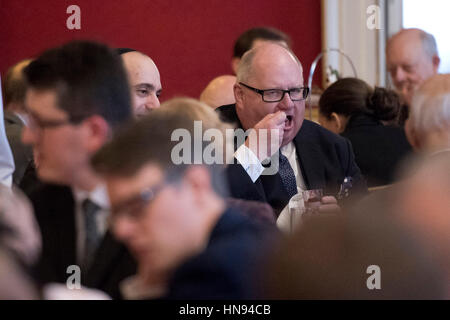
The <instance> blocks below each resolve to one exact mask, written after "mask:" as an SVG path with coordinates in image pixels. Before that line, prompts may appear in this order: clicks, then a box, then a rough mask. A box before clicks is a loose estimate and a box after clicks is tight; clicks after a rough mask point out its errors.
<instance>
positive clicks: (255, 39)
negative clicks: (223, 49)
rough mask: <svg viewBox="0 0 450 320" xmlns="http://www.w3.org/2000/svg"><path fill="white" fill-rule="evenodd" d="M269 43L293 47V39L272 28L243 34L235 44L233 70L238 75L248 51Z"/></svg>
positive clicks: (256, 29)
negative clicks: (239, 67) (241, 62)
mask: <svg viewBox="0 0 450 320" xmlns="http://www.w3.org/2000/svg"><path fill="white" fill-rule="evenodd" d="M267 42H274V43H278V44H280V45H282V46H283V47H286V48H290V47H291V38H290V37H289V36H288V35H287V34H285V33H284V32H282V31H280V30H278V29H275V28H272V27H256V28H252V29H249V30H247V31H245V32H244V33H242V34H241V35H240V36H239V38H238V39H237V40H236V42H235V43H234V48H233V59H232V61H231V68H232V69H233V72H234V73H235V74H236V73H237V69H238V66H239V62H240V61H241V58H242V56H243V55H244V53H246V52H247V51H248V50H250V49H252V48H256V47H258V46H259V45H261V44H263V43H267Z"/></svg>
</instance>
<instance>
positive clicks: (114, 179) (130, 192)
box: [106, 155, 164, 202]
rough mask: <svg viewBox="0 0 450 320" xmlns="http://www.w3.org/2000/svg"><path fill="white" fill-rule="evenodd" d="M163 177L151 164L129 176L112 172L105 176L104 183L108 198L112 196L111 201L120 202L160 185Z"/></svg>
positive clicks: (155, 166)
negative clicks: (108, 194) (105, 183)
mask: <svg viewBox="0 0 450 320" xmlns="http://www.w3.org/2000/svg"><path fill="white" fill-rule="evenodd" d="M136 156H137V155H135V157H136ZM163 176H164V174H163V171H162V170H161V169H160V168H159V167H158V166H157V165H154V164H151V163H149V164H146V165H144V166H143V167H142V168H140V169H139V170H138V171H137V172H136V173H135V174H134V175H131V176H122V175H116V174H115V173H114V172H113V173H112V174H110V175H108V174H107V175H106V181H107V186H108V190H109V192H110V196H112V199H111V200H112V201H113V202H120V200H121V199H126V198H127V197H129V196H134V195H136V193H138V192H140V191H142V190H143V189H145V188H151V187H153V186H155V185H157V184H158V183H160V181H162V179H163Z"/></svg>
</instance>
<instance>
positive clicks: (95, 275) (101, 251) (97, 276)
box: [85, 231, 125, 288]
mask: <svg viewBox="0 0 450 320" xmlns="http://www.w3.org/2000/svg"><path fill="white" fill-rule="evenodd" d="M124 250H125V249H124V247H123V246H122V245H121V244H120V243H118V242H117V240H116V239H114V237H113V235H112V234H111V232H110V231H107V232H106V234H105V236H104V237H103V240H102V242H101V243H100V246H99V248H98V249H97V251H96V253H95V257H94V259H93V261H92V264H91V266H90V267H89V269H88V271H87V274H86V277H85V284H86V286H88V287H94V288H100V287H102V284H103V283H105V282H106V281H107V279H108V277H109V275H110V271H111V269H114V268H116V267H117V264H118V263H119V262H120V260H121V259H120V258H121V256H122V255H123V253H124Z"/></svg>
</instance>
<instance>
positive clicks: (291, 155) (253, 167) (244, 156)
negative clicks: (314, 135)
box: [234, 141, 306, 232]
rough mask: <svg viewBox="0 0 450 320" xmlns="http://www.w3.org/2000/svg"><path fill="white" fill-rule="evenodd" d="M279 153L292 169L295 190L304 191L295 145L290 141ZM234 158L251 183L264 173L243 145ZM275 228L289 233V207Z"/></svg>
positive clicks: (281, 215)
mask: <svg viewBox="0 0 450 320" xmlns="http://www.w3.org/2000/svg"><path fill="white" fill-rule="evenodd" d="M280 151H281V153H282V154H283V155H284V156H285V157H286V158H287V159H288V161H289V164H290V165H291V167H292V170H293V171H294V175H295V182H296V183H297V190H298V191H303V190H306V185H305V181H304V180H303V176H302V172H301V170H300V164H299V161H298V157H297V151H296V148H295V144H294V143H293V142H292V141H291V142H289V143H288V144H287V145H285V146H283V147H281V148H280ZM234 157H235V158H236V159H237V160H238V161H239V163H240V164H241V165H242V167H243V168H244V170H245V172H247V174H248V175H249V177H250V179H252V181H253V182H255V181H256V180H258V178H259V177H260V176H261V173H262V172H263V171H264V167H263V165H262V164H261V162H260V161H259V160H258V158H257V157H256V155H255V154H254V153H253V151H251V150H250V149H249V148H247V146H245V145H244V144H243V145H241V146H240V147H239V148H238V149H237V150H236V152H235V154H234ZM277 226H278V228H280V229H281V230H282V231H286V232H290V230H291V219H290V216H289V205H286V207H284V209H283V210H282V211H281V213H280V215H279V216H278V219H277Z"/></svg>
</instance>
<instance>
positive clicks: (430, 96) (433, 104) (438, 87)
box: [405, 74, 450, 154]
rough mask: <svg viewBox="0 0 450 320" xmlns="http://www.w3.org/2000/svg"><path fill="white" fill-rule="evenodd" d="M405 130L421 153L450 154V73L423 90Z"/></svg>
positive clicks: (440, 75) (442, 75) (415, 101)
mask: <svg viewBox="0 0 450 320" xmlns="http://www.w3.org/2000/svg"><path fill="white" fill-rule="evenodd" d="M405 130H406V135H407V137H408V140H409V142H410V143H411V145H412V146H413V148H414V149H415V150H416V151H418V152H421V153H427V154H434V153H437V152H445V151H447V152H450V74H439V75H435V76H433V77H431V78H430V79H428V80H427V81H425V82H424V84H423V85H422V86H421V87H420V88H419V90H418V91H417V92H416V93H415V95H414V97H413V100H412V104H411V110H410V115H409V119H408V120H407V122H406V125H405Z"/></svg>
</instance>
